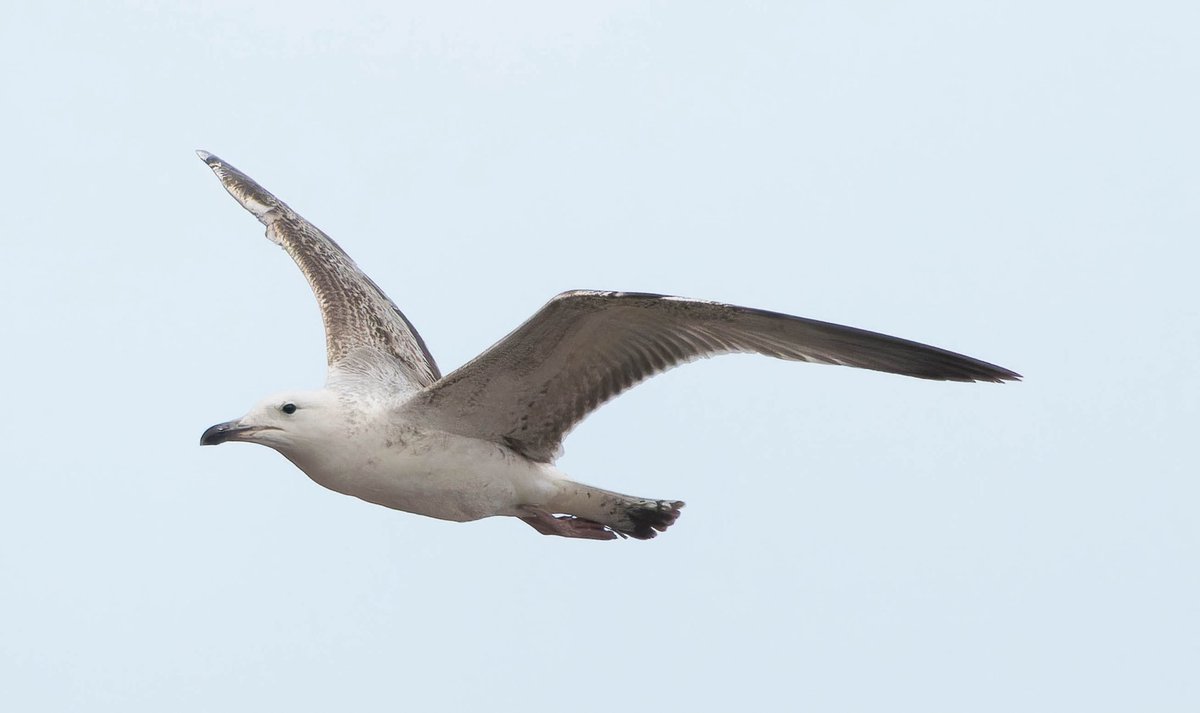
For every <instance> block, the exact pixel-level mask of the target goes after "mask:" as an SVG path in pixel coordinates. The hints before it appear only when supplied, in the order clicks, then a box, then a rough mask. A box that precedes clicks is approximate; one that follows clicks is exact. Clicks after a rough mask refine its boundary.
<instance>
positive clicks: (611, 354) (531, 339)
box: [409, 291, 1021, 462]
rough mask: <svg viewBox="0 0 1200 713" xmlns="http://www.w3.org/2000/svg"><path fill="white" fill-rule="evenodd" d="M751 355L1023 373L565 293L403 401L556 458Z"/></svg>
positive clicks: (808, 327) (839, 331)
mask: <svg viewBox="0 0 1200 713" xmlns="http://www.w3.org/2000/svg"><path fill="white" fill-rule="evenodd" d="M731 352H756V353H758V354H765V355H767V356H772V357H776V358H779V359H790V360H795V361H808V362H815V363H820V364H841V365H844V366H854V367H860V368H863V369H874V370H876V371H887V372H892V373H895V374H904V375H906V376H915V377H918V378H921V379H937V380H942V381H995V382H999V381H1008V380H1015V379H1019V378H1021V377H1020V375H1019V374H1017V373H1015V372H1012V371H1009V370H1008V369H1004V368H1001V367H998V366H995V365H993V364H988V363H986V362H982V361H979V360H978V359H972V358H971V357H968V356H963V355H961V354H955V353H954V352H949V351H946V350H944V349H938V348H937V347H930V346H926V345H924V344H918V343H917V342H910V341H908V340H906V339H898V338H896V337H889V336H887V335H884V334H877V333H875V332H867V331H864V330H861V329H855V328H853V327H843V326H840V325H837V324H829V323H827V322H818V321H816V320H811V319H804V318H802V317H792V316H789V315H786V314H779V313H776V312H767V311H765V310H758V309H750V308H747V307H735V306H733V305H727V304H720V303H717V302H705V301H700V300H690V299H685V298H681V297H667V296H664V295H651V294H639V293H624V292H586V291H576V292H565V293H563V294H561V295H558V296H557V297H555V298H554V299H553V300H551V301H550V302H549V304H547V305H546V306H545V307H543V308H542V309H541V310H540V311H539V312H538V313H537V314H535V315H533V317H531V318H530V319H529V321H527V322H525V324H523V325H521V326H520V327H518V328H517V329H516V330H515V331H514V332H512V333H511V334H509V335H508V336H507V337H505V338H504V339H501V340H500V341H499V342H498V343H496V344H495V345H494V346H492V347H491V348H490V349H488V350H487V351H485V352H484V353H483V354H481V355H479V356H478V357H476V358H475V359H474V360H472V361H471V362H470V363H468V364H466V365H465V366H463V367H462V368H461V369H458V370H457V371H455V372H453V373H451V374H448V375H447V376H446V377H445V378H444V379H442V380H441V381H439V382H437V383H436V384H434V385H433V386H431V387H429V388H427V389H426V390H425V391H424V392H422V393H418V394H417V395H416V396H415V397H414V398H413V400H412V401H410V402H409V403H410V404H411V405H412V407H414V411H415V410H416V409H420V411H421V412H422V413H423V414H424V417H425V418H426V419H427V420H428V421H429V422H430V423H431V425H436V426H437V427H440V428H443V429H445V430H447V431H450V432H452V433H459V434H461V435H466V436H472V437H476V438H484V439H488V440H492V441H494V442H497V443H503V444H505V445H507V446H509V447H510V448H512V449H514V450H516V451H518V452H520V453H522V454H524V455H525V456H527V457H529V458H532V459H534V460H538V461H543V462H549V461H551V460H553V459H554V458H555V457H557V455H558V453H559V452H560V449H561V442H562V439H563V437H564V436H566V434H567V432H569V431H570V430H571V428H573V427H574V426H575V424H577V423H578V422H579V421H581V420H583V418H584V417H585V416H587V414H588V413H590V412H591V411H593V410H594V409H596V408H597V407H598V406H600V404H602V403H604V402H605V401H607V400H608V399H610V398H612V397H614V396H616V395H617V394H619V393H621V392H622V391H624V390H626V389H628V388H630V387H632V386H634V385H635V384H637V383H638V382H640V381H642V380H644V379H646V378H649V377H651V376H653V375H654V374H657V373H659V372H662V371H665V370H667V369H669V368H671V367H673V366H676V365H678V364H682V363H685V362H688V361H692V360H694V359H697V358H699V357H707V356H712V355H714V354H726V353H731Z"/></svg>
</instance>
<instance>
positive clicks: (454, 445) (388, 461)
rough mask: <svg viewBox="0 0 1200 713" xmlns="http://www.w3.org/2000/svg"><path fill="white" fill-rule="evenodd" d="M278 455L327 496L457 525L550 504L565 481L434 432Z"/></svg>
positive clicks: (497, 451) (502, 453)
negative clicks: (332, 492) (332, 494)
mask: <svg viewBox="0 0 1200 713" xmlns="http://www.w3.org/2000/svg"><path fill="white" fill-rule="evenodd" d="M284 455H286V456H287V457H288V458H289V459H291V460H292V462H293V463H295V464H296V466H297V467H299V468H300V469H301V470H303V471H304V472H305V473H306V474H307V475H308V476H309V477H310V478H312V479H313V480H314V481H316V482H317V483H318V484H320V485H322V486H324V487H326V488H329V489H330V490H335V491H337V492H339V493H344V494H346V495H353V496H354V497H357V498H361V499H363V500H366V501H367V502H371V503H375V504H377V505H383V506H384V507H389V508H393V509H395V510H403V511H405V512H411V513H415V514H418V515H425V516H428V517H435V518H439V519H442V520H454V521H458V522H464V521H468V520H478V519H479V518H484V517H490V516H493V515H520V514H522V510H521V508H522V506H535V507H536V506H539V505H541V504H543V503H547V502H549V501H550V500H551V498H553V497H554V496H556V495H557V494H559V493H560V491H561V488H562V486H563V484H564V483H565V482H567V481H565V478H564V477H563V475H562V473H560V472H559V471H558V470H557V469H556V468H554V466H551V465H548V464H544V463H535V462H532V461H530V460H528V459H526V458H524V457H522V456H519V455H517V454H516V453H514V452H512V451H511V450H509V449H507V448H505V447H503V446H500V445H498V444H495V443H490V442H486V441H481V440H478V439H474V438H467V437H464V436H458V435H454V434H450V433H444V432H440V431H420V430H415V429H406V430H400V429H388V430H387V431H386V435H384V434H381V435H379V436H378V437H366V438H363V437H359V438H355V439H352V440H350V441H349V442H347V443H346V446H344V447H343V446H340V445H333V444H330V445H329V446H328V447H327V448H326V449H324V450H323V451H317V452H311V453H285V454H284Z"/></svg>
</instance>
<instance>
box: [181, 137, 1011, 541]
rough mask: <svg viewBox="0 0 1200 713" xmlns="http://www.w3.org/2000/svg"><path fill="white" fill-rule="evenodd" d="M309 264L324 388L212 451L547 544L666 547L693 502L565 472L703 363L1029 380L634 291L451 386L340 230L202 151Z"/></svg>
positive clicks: (919, 347) (542, 323)
mask: <svg viewBox="0 0 1200 713" xmlns="http://www.w3.org/2000/svg"><path fill="white" fill-rule="evenodd" d="M196 153H197V154H198V155H199V156H200V158H201V159H203V160H204V162H205V163H207V164H208V166H209V168H211V169H212V170H213V172H214V173H215V174H216V176H217V178H219V179H220V181H221V183H222V184H223V185H224V186H225V189H226V190H227V191H228V192H229V194H230V195H232V196H233V197H234V198H235V199H236V200H237V201H238V202H239V203H240V204H241V205H242V207H244V208H245V209H246V210H248V211H250V213H252V214H253V215H254V216H255V217H256V218H258V220H259V221H260V222H262V223H263V224H264V225H265V226H266V228H267V230H266V233H267V238H269V239H270V240H271V241H272V242H274V243H276V244H277V245H279V246H281V247H282V248H283V249H284V250H285V251H287V253H288V254H289V255H290V256H291V257H292V259H293V260H294V261H295V262H296V264H297V265H298V266H299V267H300V271H301V272H303V273H304V276H305V277H306V278H307V279H308V283H309V286H310V287H311V288H312V291H313V293H314V294H315V295H316V298H317V303H318V305H319V306H320V310H321V318H322V320H323V322H324V326H325V345H326V357H327V361H328V371H327V376H326V382H325V386H324V388H322V389H318V390H313V391H289V392H286V393H280V394H276V395H274V396H270V397H267V398H266V399H264V400H263V401H261V402H259V403H258V404H257V405H256V406H254V407H253V408H251V409H250V411H249V412H248V413H247V414H246V415H245V416H242V417H241V418H238V419H235V420H232V421H227V422H225V423H219V424H217V425H215V426H212V427H211V428H209V429H208V430H206V431H205V432H204V434H203V435H202V436H201V437H200V444H201V445H217V444H220V443H224V442H226V441H244V442H248V443H257V444H260V445H263V446H267V447H268V448H273V449H275V450H276V451H278V452H279V453H280V454H282V455H283V456H284V457H285V458H287V459H288V460H290V461H291V462H292V463H293V464H295V465H296V466H297V467H298V468H299V469H300V470H302V471H303V472H304V473H305V474H307V475H308V476H309V477H310V478H311V479H312V480H314V481H316V482H317V483H318V484H320V485H322V486H324V487H326V488H329V489H331V490H334V491H337V492H339V493H344V494H346V495H352V496H355V497H357V498H361V499H362V500H365V501H367V502H370V503H375V504H378V505H382V506H385V507H389V508H393V509H396V510H402V511H405V512H410V513H415V514H418V515H425V516H428V517H433V518H439V519H442V520H451V521H457V522H467V521H472V520H478V519H481V518H485V517H492V516H498V515H504V516H511V517H516V518H519V519H521V520H522V521H524V522H526V523H527V524H529V525H531V526H532V527H533V528H534V529H535V530H537V531H538V532H540V533H542V534H544V535H559V536H562V537H575V538H584V539H592V540H611V539H615V538H617V537H633V538H636V539H643V540H644V539H650V538H652V537H654V536H655V535H656V534H657V533H659V532H662V531H665V530H666V529H667V528H668V527H670V526H671V525H672V524H674V522H675V520H676V519H677V518H678V517H679V514H680V508H682V507H683V505H684V504H683V502H681V501H678V500H659V499H654V498H640V497H634V496H630V495H623V494H621V493H616V492H611V491H608V490H601V489H600V488H596V487H592V486H590V485H584V484H583V483H579V482H576V481H574V480H571V479H570V478H568V477H567V476H566V475H565V474H564V473H562V472H561V471H560V470H558V469H557V468H556V467H555V466H554V463H555V460H556V459H557V458H558V456H559V455H560V454H561V452H562V447H561V444H562V441H563V438H564V437H565V436H566V435H567V433H568V432H569V431H570V430H571V429H572V428H574V427H575V426H576V425H577V424H578V423H579V422H580V421H582V420H583V419H584V418H586V417H587V415H588V414H589V413H591V412H592V411H594V410H595V409H597V408H598V407H599V406H600V405H601V404H603V403H604V402H606V401H608V400H609V399H611V398H613V397H615V396H617V395H618V394H620V393H621V392H623V391H625V390H626V389H629V388H631V387H633V386H635V385H636V384H638V383H640V382H642V381H644V380H645V379H647V378H649V377H651V376H654V375H656V374H658V373H660V372H663V371H665V370H667V369H670V368H672V367H674V366H677V365H679V364H683V363H686V362H689V361H693V360H695V359H698V358H703V357H709V356H714V355H718V354H729V353H735V352H749V353H756V354H763V355H766V356H770V357H775V358H777V359H787V360H792V361H804V362H813V363H818V364H838V365H843V366H852V367H858V368H863V369H874V370H876V371H884V372H891V373H894V374H903V375H905V376H913V377H918V378H922V379H934V380H942V381H990V382H1002V381H1009V380H1016V379H1020V378H1021V377H1020V375H1019V374H1017V373H1015V372H1012V371H1009V370H1008V369H1004V368H1002V367H999V366H995V365H993V364H988V363H986V362H983V361H980V360H978V359H973V358H971V357H968V356H963V355H961V354H955V353H953V352H949V351H946V350H944V349H938V348H937V347H931V346H927V345H924V344H918V343H917V342H911V341H908V340H905V339H899V338H897V337H890V336H887V335H884V334H878V333H875V332H868V331H865V330H861V329H855V328H853V327H844V326H840V325H837V324H830V323H827V322H819V321H816V320H812V319H805V318H802V317H793V316H790V315H786V314H780V313H777V312H768V311H765V310H760V309H751V308H747V307H737V306H734V305H728V304H722V303H719V302H709V301H705V300H696V299H686V298H682V297H670V296H666V295H657V294H645V293H634V292H597V291H590V290H573V291H570V292H564V293H562V294H560V295H558V296H556V297H554V298H553V299H552V300H550V302H548V303H547V304H546V306H544V307H542V309H541V310H539V311H538V312H537V313H536V314H534V315H533V316H532V317H530V318H529V320H528V321H526V322H525V323H524V324H522V325H521V326H519V327H517V328H516V329H515V330H514V331H513V332H512V333H511V334H509V335H508V336H506V337H504V338H503V339H501V340H500V341H499V342H497V343H496V344H494V345H492V346H491V347H490V348H488V349H487V350H486V351H484V352H483V353H482V354H480V355H479V356H477V357H475V358H474V359H473V360H471V361H470V362H468V363H467V364H466V365H464V366H462V367H460V368H459V369H457V370H455V371H453V372H451V373H450V374H447V375H446V376H442V374H441V372H440V371H438V367H437V364H436V363H435V362H434V360H433V356H432V355H431V354H430V353H429V349H428V348H427V347H426V346H425V342H424V341H423V340H422V339H421V336H420V335H419V334H417V330H416V329H415V328H414V327H413V325H412V323H411V322H409V321H408V319H407V318H406V317H405V316H404V314H403V313H401V312H400V310H399V309H398V308H397V307H396V305H395V304H393V303H392V301H391V300H390V299H388V297H387V295H385V294H384V293H383V290H381V289H380V288H379V287H378V285H376V284H375V283H374V282H373V281H372V280H371V278H369V277H367V275H366V274H364V273H363V272H362V270H360V269H359V268H358V266H357V265H356V264H355V263H354V261H353V260H351V259H350V257H349V256H348V255H347V254H346V253H345V252H344V251H343V250H342V249H341V248H340V247H339V246H338V245H337V243H335V242H334V241H333V240H332V239H331V238H329V236H327V235H326V234H325V233H323V232H321V231H320V230H319V229H317V227H316V226H314V225H313V224H312V223H309V222H308V221H307V220H305V219H304V218H302V217H301V216H300V215H299V214H298V213H296V212H295V211H293V210H292V209H291V208H290V207H288V206H287V204H285V203H284V202H283V201H281V200H279V199H278V198H276V197H275V196H274V195H272V194H271V193H269V192H267V191H266V190H265V189H263V188H262V186H260V185H259V184H258V183H256V182H255V181H254V180H252V179H251V178H250V177H249V176H247V175H246V174H244V173H242V172H241V171H239V170H237V169H236V168H234V167H233V166H231V165H230V164H228V163H226V162H225V161H222V160H221V159H220V158H218V157H216V156H214V155H212V154H210V153H208V152H206V151H197V152H196Z"/></svg>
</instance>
